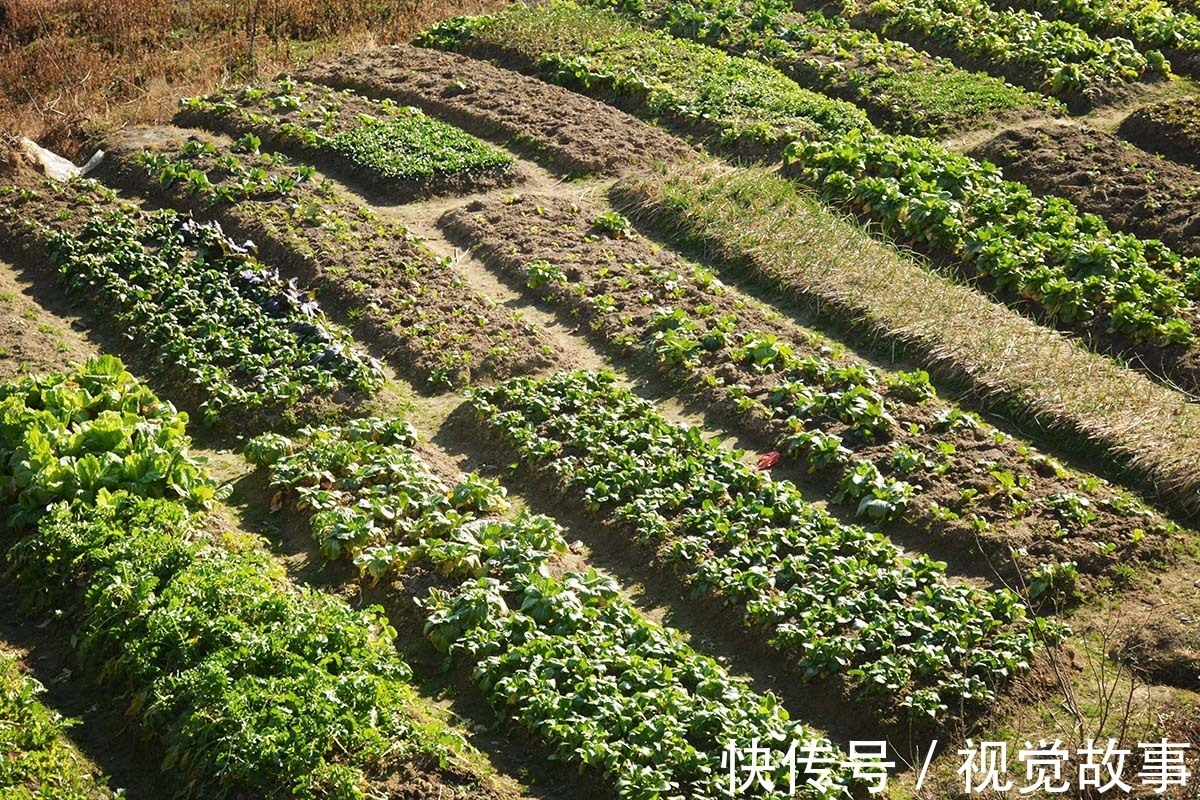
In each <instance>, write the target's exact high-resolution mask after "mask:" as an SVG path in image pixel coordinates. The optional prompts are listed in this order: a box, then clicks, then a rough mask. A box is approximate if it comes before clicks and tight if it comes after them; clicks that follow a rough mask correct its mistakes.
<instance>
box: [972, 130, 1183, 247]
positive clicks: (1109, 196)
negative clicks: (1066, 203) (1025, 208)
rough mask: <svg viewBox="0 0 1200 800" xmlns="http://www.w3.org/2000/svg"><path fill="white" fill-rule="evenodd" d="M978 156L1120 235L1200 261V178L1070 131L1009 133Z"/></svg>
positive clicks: (1108, 140)
mask: <svg viewBox="0 0 1200 800" xmlns="http://www.w3.org/2000/svg"><path fill="white" fill-rule="evenodd" d="M972 155H974V156H975V157H976V158H979V159H986V160H988V161H990V162H992V163H993V164H998V165H999V166H1000V167H1001V168H1002V169H1003V170H1004V174H1005V175H1007V176H1009V177H1010V178H1015V179H1017V180H1020V181H1021V182H1022V183H1024V184H1025V185H1026V186H1028V187H1030V188H1031V189H1033V190H1034V191H1035V192H1037V193H1038V194H1041V195H1046V194H1057V195H1060V196H1062V197H1066V198H1068V199H1069V200H1071V201H1072V202H1074V203H1075V204H1077V205H1078V206H1079V207H1080V208H1081V209H1085V210H1087V211H1090V212H1092V213H1096V214H1100V215H1101V216H1102V217H1104V219H1105V220H1107V221H1108V222H1109V223H1110V224H1111V225H1112V226H1113V227H1114V228H1117V229H1119V230H1123V231H1127V232H1129V233H1133V234H1136V235H1138V236H1143V237H1146V238H1154V239H1161V240H1163V241H1164V242H1165V243H1166V244H1168V245H1169V246H1171V247H1172V248H1174V249H1175V250H1176V251H1177V252H1179V253H1181V254H1183V255H1185V256H1200V172H1196V171H1195V170H1192V169H1188V168H1187V167H1184V166H1181V165H1178V164H1175V163H1172V162H1170V161H1164V160H1163V159H1161V158H1156V157H1155V156H1153V155H1151V154H1150V153H1147V152H1146V151H1145V150H1139V149H1138V148H1136V147H1133V146H1132V145H1130V144H1128V143H1127V142H1125V141H1123V140H1121V139H1119V138H1117V137H1116V136H1113V135H1111V134H1108V133H1104V132H1103V131H1098V130H1093V129H1091V128H1082V127H1076V126H1072V125H1066V124H1060V125H1039V126H1036V127H1032V128H1021V129H1017V130H1011V131H1005V132H1004V133H1001V134H999V135H998V136H996V137H995V138H993V139H990V140H988V141H987V142H985V143H983V144H982V145H980V146H979V147H977V148H975V149H974V150H973V151H972Z"/></svg>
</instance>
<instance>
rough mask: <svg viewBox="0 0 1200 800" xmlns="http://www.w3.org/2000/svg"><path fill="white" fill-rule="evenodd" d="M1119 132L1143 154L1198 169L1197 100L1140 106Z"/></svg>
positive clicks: (1199, 111) (1199, 114)
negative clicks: (1153, 155) (1158, 156)
mask: <svg viewBox="0 0 1200 800" xmlns="http://www.w3.org/2000/svg"><path fill="white" fill-rule="evenodd" d="M1119 132H1120V134H1121V136H1123V137H1125V138H1126V139H1128V140H1129V141H1131V142H1133V143H1134V144H1135V145H1137V146H1138V147H1140V148H1142V149H1143V150H1149V151H1150V152H1152V153H1158V154H1160V155H1164V156H1166V157H1167V158H1172V159H1174V160H1176V161H1180V162H1182V163H1184V164H1191V165H1192V166H1194V167H1198V168H1200V98H1194V97H1188V98H1182V99H1179V100H1167V101H1165V102H1162V103H1154V104H1153V105H1148V106H1143V107H1142V108H1139V109H1138V110H1137V111H1135V112H1133V113H1132V114H1130V115H1129V116H1128V117H1126V118H1125V120H1124V121H1123V122H1122V123H1121V128H1120V131H1119Z"/></svg>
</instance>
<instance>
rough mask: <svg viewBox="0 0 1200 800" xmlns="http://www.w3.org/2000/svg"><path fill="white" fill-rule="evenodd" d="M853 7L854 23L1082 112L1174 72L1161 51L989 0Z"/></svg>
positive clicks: (930, 0)
mask: <svg viewBox="0 0 1200 800" xmlns="http://www.w3.org/2000/svg"><path fill="white" fill-rule="evenodd" d="M849 8H850V9H852V11H851V12H850V13H852V14H853V15H854V16H853V17H851V21H852V22H853V23H854V24H861V25H864V26H866V27H870V28H873V29H874V30H877V31H879V32H880V34H881V35H884V36H895V37H898V38H901V39H905V40H907V41H909V42H910V43H912V44H913V45H914V46H917V47H921V48H924V49H928V50H929V51H930V52H933V53H940V54H942V55H945V56H946V57H948V58H950V59H952V60H954V61H955V63H957V64H958V65H959V66H970V67H973V68H975V67H977V68H981V69H986V70H987V71H988V72H991V73H992V74H993V75H998V76H1001V77H1003V78H1005V79H1006V80H1010V81H1012V82H1013V83H1016V84H1017V85H1019V86H1024V87H1026V88H1027V89H1029V90H1031V91H1035V92H1042V93H1044V94H1048V95H1050V96H1051V97H1057V98H1058V99H1060V100H1062V101H1063V102H1065V103H1066V104H1067V106H1068V107H1070V108H1071V109H1072V110H1074V111H1081V110H1084V109H1086V108H1089V107H1091V106H1094V105H1096V104H1097V103H1100V102H1103V101H1104V100H1106V99H1109V98H1112V97H1114V96H1117V95H1119V94H1121V92H1122V91H1123V90H1124V89H1125V87H1127V86H1128V85H1129V84H1130V83H1132V82H1134V81H1138V80H1149V79H1156V78H1161V77H1163V76H1165V75H1166V74H1167V73H1168V72H1169V70H1170V65H1169V64H1168V63H1167V61H1166V59H1165V58H1163V57H1162V55H1161V54H1160V53H1158V52H1157V51H1151V52H1149V53H1146V54H1143V53H1140V52H1138V50H1137V48H1136V47H1134V45H1133V43H1132V42H1130V41H1129V40H1128V39H1124V38H1120V37H1115V38H1104V37H1100V36H1093V35H1091V34H1089V33H1087V32H1086V31H1084V30H1083V28H1081V27H1079V26H1078V25H1074V24H1071V23H1069V22H1066V21H1064V20H1047V19H1045V18H1043V17H1042V16H1041V15H1039V14H1033V13H1030V12H1028V11H1023V10H1019V9H1017V10H1003V9H997V8H993V7H991V6H990V5H988V4H987V3H985V2H983V0H917V1H916V2H895V1H894V0H884V2H876V3H866V2H861V0H860V1H859V2H856V3H854V4H851V5H849Z"/></svg>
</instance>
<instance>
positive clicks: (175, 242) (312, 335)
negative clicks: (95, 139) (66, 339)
mask: <svg viewBox="0 0 1200 800" xmlns="http://www.w3.org/2000/svg"><path fill="white" fill-rule="evenodd" d="M3 191H4V192H5V196H6V199H7V200H8V202H7V203H6V205H5V207H4V208H3V210H0V232H2V233H3V235H4V237H5V238H6V239H7V240H8V241H9V242H10V243H12V244H15V245H17V246H19V247H20V248H21V249H22V250H23V251H24V252H25V253H26V254H27V255H28V256H29V257H30V258H32V259H34V260H37V261H49V262H50V263H51V264H52V265H53V266H54V267H56V268H57V270H58V272H59V274H60V276H61V278H62V280H63V282H64V283H65V284H66V286H67V288H68V291H69V292H70V293H71V294H72V296H73V297H75V298H77V299H79V300H81V301H87V302H92V303H97V304H99V306H100V307H101V308H103V309H104V311H105V313H106V314H108V315H110V317H109V319H110V320H111V321H112V322H114V323H115V324H116V325H118V326H119V327H120V330H121V332H122V333H123V334H124V335H125V336H126V338H128V339H129V340H130V341H131V342H132V345H131V349H134V350H136V351H138V352H141V353H143V354H145V355H146V356H147V358H148V359H149V360H150V361H151V362H152V363H153V364H154V365H155V366H156V367H157V368H158V369H160V370H162V372H163V374H164V375H166V376H168V377H169V378H170V379H172V380H178V381H180V382H181V384H182V387H183V391H184V392H187V393H189V402H191V401H192V400H194V401H195V404H196V406H197V407H198V408H199V409H200V410H201V411H202V412H203V415H204V420H205V422H206V423H212V422H216V421H217V420H218V419H220V418H221V417H223V416H226V415H227V414H228V413H230V412H235V411H236V412H239V413H247V412H250V411H260V410H265V411H268V412H271V413H274V412H278V411H282V410H285V409H288V408H291V407H293V406H296V405H297V404H299V403H302V402H305V401H308V400H315V399H316V398H317V397H318V396H322V395H330V394H333V393H335V392H336V393H341V394H345V393H347V392H348V393H351V394H358V395H360V396H361V395H364V394H366V393H369V392H372V391H374V390H375V389H377V388H378V387H379V386H380V385H381V384H382V381H383V374H382V373H381V372H380V370H379V367H378V365H377V364H375V363H374V362H373V361H372V359H370V357H368V356H367V355H365V354H363V353H362V352H360V351H359V350H358V349H357V347H356V346H355V345H354V343H353V340H352V339H351V338H350V336H349V334H348V333H346V332H345V331H343V330H341V329H340V328H337V327H336V326H333V325H331V324H330V323H328V322H327V321H326V319H325V317H324V315H323V313H322V312H321V310H320V307H319V306H318V305H317V303H316V302H315V301H314V300H313V299H312V298H311V297H310V296H309V295H307V294H306V293H305V292H304V291H302V290H301V289H300V288H299V287H298V286H297V285H296V284H295V282H294V281H287V280H284V279H283V278H282V277H281V276H280V275H279V273H278V272H277V271H276V270H274V269H272V268H270V267H268V266H266V265H264V264H262V263H261V262H259V261H258V260H257V259H255V258H254V256H253V255H252V254H251V253H250V252H248V250H247V248H245V247H243V246H242V245H238V244H237V243H235V242H234V241H232V240H231V239H229V238H227V237H226V236H225V235H224V234H223V233H222V232H221V229H220V228H219V227H218V226H217V225H215V224H213V223H200V222H196V221H195V220H193V219H191V218H186V217H182V216H180V215H178V214H176V213H174V212H172V211H145V210H142V209H139V208H137V207H136V206H132V205H129V204H122V203H118V202H116V198H115V195H114V194H113V193H111V192H110V191H108V190H105V189H102V188H101V187H100V186H99V185H98V184H96V183H95V182H94V181H88V180H77V181H72V182H69V183H62V184H58V183H52V182H47V183H44V184H42V185H41V187H40V188H38V189H37V190H31V189H15V188H12V187H9V188H7V189H6V190H3ZM260 422H261V420H260Z"/></svg>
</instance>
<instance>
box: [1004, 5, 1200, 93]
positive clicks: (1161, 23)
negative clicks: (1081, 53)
mask: <svg viewBox="0 0 1200 800" xmlns="http://www.w3.org/2000/svg"><path fill="white" fill-rule="evenodd" d="M998 4H999V5H1012V6H1016V7H1018V8H1027V9H1029V10H1031V11H1037V12H1040V13H1042V14H1044V15H1045V16H1046V17H1047V18H1049V19H1062V20H1066V21H1067V22H1071V23H1074V24H1076V25H1078V26H1079V27H1081V28H1083V29H1084V30H1085V31H1089V32H1091V33H1094V34H1097V35H1099V36H1123V37H1125V38H1128V39H1130V40H1132V41H1133V43H1134V44H1136V45H1137V46H1138V47H1140V48H1142V49H1143V50H1145V51H1151V52H1153V51H1155V50H1159V51H1161V52H1162V54H1164V55H1165V56H1166V57H1167V58H1169V59H1170V60H1171V67H1172V68H1173V69H1174V71H1175V72H1182V73H1184V74H1187V75H1193V76H1195V75H1198V74H1200V18H1197V17H1196V15H1195V10H1193V11H1186V10H1184V9H1183V8H1177V9H1173V8H1171V6H1170V5H1166V4H1164V3H1161V2H1158V0H998Z"/></svg>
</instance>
